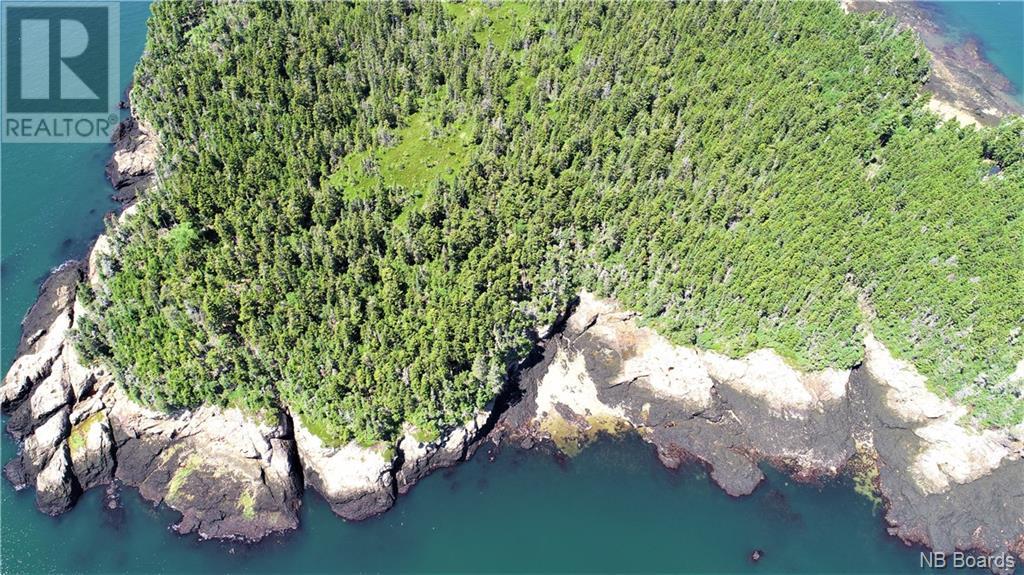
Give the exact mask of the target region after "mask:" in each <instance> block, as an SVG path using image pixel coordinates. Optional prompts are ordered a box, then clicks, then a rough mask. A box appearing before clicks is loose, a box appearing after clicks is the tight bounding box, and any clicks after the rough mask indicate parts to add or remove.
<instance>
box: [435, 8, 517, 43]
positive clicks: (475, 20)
mask: <svg viewBox="0 0 1024 575" xmlns="http://www.w3.org/2000/svg"><path fill="white" fill-rule="evenodd" d="M444 7H445V10H447V11H448V13H449V14H451V15H452V16H453V17H454V18H455V21H456V22H457V23H458V24H460V26H464V27H465V26H468V27H469V29H470V30H473V38H474V39H476V41H477V43H479V44H480V45H481V46H486V45H487V43H488V42H493V43H494V45H495V46H497V47H499V48H503V47H505V45H506V44H508V41H509V40H510V39H512V34H513V32H515V31H517V30H520V29H522V25H523V23H524V22H525V21H526V20H527V18H529V16H530V12H531V7H530V5H529V3H526V2H501V3H500V4H496V5H490V4H488V3H484V2H458V3H455V2H446V3H445V5H444Z"/></svg>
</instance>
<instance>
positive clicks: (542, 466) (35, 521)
mask: <svg viewBox="0 0 1024 575" xmlns="http://www.w3.org/2000/svg"><path fill="white" fill-rule="evenodd" d="M1022 7H1024V4H1020V3H1008V2H1001V3H982V2H959V3H955V7H954V3H951V4H949V5H948V6H945V5H944V8H946V9H948V11H949V13H951V14H953V15H952V16H949V18H950V21H951V22H953V23H955V24H956V26H955V27H951V28H950V30H952V31H951V32H950V33H951V34H974V35H975V36H976V37H978V38H980V39H981V41H982V45H983V46H984V50H985V53H986V55H988V56H989V57H990V58H991V59H992V61H993V63H994V64H995V65H996V66H998V67H1000V69H1002V70H1003V72H1004V73H1005V74H1006V75H1007V76H1008V77H1009V78H1010V79H1011V80H1012V81H1013V82H1014V83H1015V84H1016V85H1017V86H1021V85H1024V79H1022V76H1024V69H1022V67H1024V65H1022V63H1021V59H1022V57H1024V51H1022V50H1021V49H1020V37H1021V35H1020V30H1021V22H1022V19H1021V18H1022V16H1021V9H1022ZM147 14H148V4H146V3H141V2H140V3H124V4H123V5H122V7H121V45H122V46H121V49H122V53H121V63H122V70H121V79H122V82H123V83H124V84H125V85H127V83H128V80H129V79H130V78H131V69H132V67H133V66H134V63H135V62H136V61H137V60H138V57H139V55H140V54H141V52H142V48H143V46H144V43H145V18H146V16H147ZM1014 18H1016V20H1014ZM1014 22H1016V34H1014ZM1018 91H1019V88H1018ZM109 155H110V147H109V146H107V145H103V144H74V145H72V144H57V145H54V144H31V145H28V144H14V145H11V144H3V145H2V148H0V185H2V192H0V204H2V212H0V215H2V218H0V240H2V249H0V252H2V253H0V256H2V264H0V265H2V268H0V276H2V301H0V303H2V314H0V315H2V318H0V320H2V326H0V327H2V342H0V344H2V346H0V347H2V350H0V351H2V358H0V361H2V364H3V368H4V370H5V371H6V368H7V367H8V366H10V364H11V361H12V360H13V354H14V350H15V348H16V346H17V341H18V338H19V336H20V321H21V318H22V317H23V315H24V314H25V312H26V311H27V310H28V309H29V307H30V306H31V305H32V303H33V301H34V300H35V296H36V291H37V289H38V287H39V285H40V284H41V283H42V281H43V279H45V277H46V276H47V274H48V273H49V271H50V270H51V269H52V268H53V267H55V266H57V265H59V264H60V263H62V262H63V261H65V260H67V259H69V258H79V257H82V256H83V255H85V253H86V251H87V249H88V247H89V245H90V244H91V242H92V239H93V238H94V237H95V236H96V234H98V233H99V232H100V231H101V230H102V221H101V220H102V217H103V215H104V214H105V213H107V212H110V211H112V210H114V209H115V208H116V205H115V204H114V203H113V202H112V201H110V200H109V194H110V193H111V190H110V189H109V187H108V185H107V183H106V182H105V180H104V178H103V166H104V163H105V162H106V160H107V158H108V157H109ZM16 450H17V446H16V444H15V443H14V442H13V441H12V440H11V439H10V437H9V436H7V435H6V434H3V438H2V443H0V460H2V461H3V462H6V461H7V460H8V459H10V458H11V457H12V456H13V455H14V454H15V453H16ZM489 455H492V454H489V453H487V452H486V450H482V451H481V452H480V453H478V454H477V456H476V457H475V458H473V459H472V460H471V461H470V462H468V463H466V464H464V465H461V466H459V467H457V468H455V469H451V470H448V471H443V472H438V473H435V474H434V475H432V476H430V477H428V478H427V479H425V480H424V481H423V482H422V483H420V484H419V485H418V486H416V487H415V488H414V489H413V491H412V492H411V493H410V494H409V495H408V496H406V497H403V498H401V499H400V500H399V502H398V504H397V505H396V506H395V508H394V509H392V510H391V511H390V512H388V513H386V514H384V515H383V516H380V517H377V518H375V519H371V520H369V521H366V522H362V523H346V522H344V521H341V520H340V519H338V518H336V517H335V516H334V515H333V514H332V513H331V512H330V509H329V507H328V506H327V504H326V503H325V502H324V501H323V500H321V499H320V498H319V497H318V496H317V495H316V494H314V493H308V494H307V495H306V497H305V500H304V504H303V507H302V517H301V520H302V527H301V528H300V529H299V530H298V531H296V532H292V533H289V534H284V535H280V536H276V537H273V538H271V539H269V540H267V541H264V542H263V543H260V544H257V545H245V544H239V543H221V542H200V541H198V540H197V539H196V538H195V537H194V536H187V537H183V536H179V535H177V534H175V533H174V532H173V531H170V530H169V529H168V526H169V525H170V524H171V523H173V522H174V520H175V518H176V515H177V514H176V513H174V512H171V511H169V510H167V509H163V508H154V507H153V506H152V505H150V504H149V503H147V502H145V501H142V500H141V498H140V497H139V496H138V494H137V492H135V491H134V490H131V489H125V490H124V491H123V493H122V496H121V502H122V507H121V508H119V509H117V510H113V511H111V510H108V509H106V508H105V507H104V506H103V493H102V491H96V490H93V491H91V492H89V493H87V494H85V496H84V497H83V498H82V499H81V500H80V501H79V503H78V506H77V507H76V508H75V509H74V510H72V511H71V512H69V513H67V514H65V515H63V516H61V517H59V518H50V517H47V516H44V515H42V514H40V513H39V512H38V511H36V510H35V508H34V494H33V493H32V492H31V490H25V491H22V492H15V491H14V490H13V488H12V487H11V486H10V484H9V483H8V482H7V481H6V480H4V481H0V484H2V487H0V571H2V572H4V573H64V572H79V573H112V572H132V573H220V572H235V573H243V572H284V571H291V572H303V573H310V572H328V571H329V572H434V573H441V572H445V573H451V572H538V571H546V572H566V571H571V572H652V571H654V572H680V571H687V572H738V573H742V572H758V573H772V572H802V573H922V572H927V571H924V570H922V569H920V568H919V555H918V553H919V551H920V550H919V549H917V548H907V547H905V546H903V545H902V544H900V543H899V542H898V541H897V540H895V539H894V538H892V537H889V536H888V535H886V532H885V524H884V521H883V519H882V517H881V514H880V511H879V510H878V509H876V508H875V507H874V506H873V504H872V503H871V502H870V501H868V500H867V499H865V498H864V497H862V496H860V495H857V494H856V493H854V491H853V489H852V486H851V484H850V482H849V481H848V480H845V479H840V480H837V481H834V482H830V483H828V484H825V485H819V486H812V485H801V484H797V483H794V482H792V481H790V480H788V479H786V478H785V477H784V476H782V475H780V474H778V473H774V472H772V471H770V470H768V480H767V481H766V482H765V483H764V484H762V485H761V486H760V487H759V488H758V489H757V491H756V492H755V493H754V494H753V495H751V496H749V497H746V498H742V499H733V498H730V497H728V496H727V495H725V494H724V493H723V492H722V491H721V490H719V489H718V488H717V487H715V486H714V485H713V484H712V483H711V481H710V480H709V479H708V477H707V475H706V473H705V472H704V471H703V470H702V469H700V468H698V467H689V468H684V469H682V470H680V471H669V470H666V469H664V468H663V467H662V466H661V465H660V464H659V463H658V461H657V459H656V458H655V456H654V454H653V452H652V451H651V448H650V447H648V446H646V445H644V444H643V443H642V442H640V441H639V440H638V439H636V438H625V439H605V440H602V441H599V442H598V443H597V444H595V445H594V446H592V447H590V448H588V449H585V450H584V451H583V452H582V453H581V454H580V455H579V456H577V457H576V458H574V459H572V460H568V461H559V460H556V459H554V458H552V457H551V456H550V455H545V454H542V453H538V452H523V451H520V450H516V449H508V448H506V449H504V450H503V451H501V452H500V453H496V454H493V455H494V457H493V461H492V460H491V459H492V457H490V456H489ZM754 549H761V550H763V552H764V558H763V559H762V560H761V561H760V562H758V563H756V564H754V563H752V562H751V561H750V560H749V555H750V553H751V551H752V550H754Z"/></svg>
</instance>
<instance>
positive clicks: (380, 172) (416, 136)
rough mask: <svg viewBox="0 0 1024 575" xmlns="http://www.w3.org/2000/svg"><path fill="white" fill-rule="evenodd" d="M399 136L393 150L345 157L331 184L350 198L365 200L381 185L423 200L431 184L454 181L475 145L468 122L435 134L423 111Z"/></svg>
mask: <svg viewBox="0 0 1024 575" xmlns="http://www.w3.org/2000/svg"><path fill="white" fill-rule="evenodd" d="M396 136H397V138H398V144H396V145H394V146H392V147H390V148H377V149H374V150H367V151H365V152H360V153H358V154H351V155H350V156H348V157H347V158H345V162H344V163H343V164H342V167H341V169H339V170H338V171H337V172H335V173H334V174H332V175H331V177H330V182H331V183H332V184H334V185H335V186H338V187H339V188H341V189H342V190H344V194H345V197H346V198H347V199H356V198H360V197H364V196H365V195H366V194H367V193H368V192H369V191H370V190H371V189H373V187H374V186H375V185H376V184H378V183H383V184H384V185H388V186H400V187H403V188H405V189H406V190H409V191H410V192H412V193H413V194H415V195H416V196H417V197H419V196H420V195H421V193H422V191H423V190H424V189H425V188H426V186H427V185H429V184H430V183H431V182H434V181H435V180H437V179H446V180H451V179H452V178H454V177H455V174H456V173H458V172H459V170H461V169H462V167H463V166H465V165H466V162H467V161H468V159H469V155H470V152H471V151H472V147H473V145H474V141H473V130H472V129H471V126H469V125H468V123H466V122H458V123H455V124H452V125H450V126H448V128H447V129H445V130H444V131H443V132H441V133H437V132H436V131H434V133H432V130H431V122H430V119H429V118H428V117H427V115H426V114H425V113H423V112H418V113H416V114H413V115H412V116H410V117H409V122H408V125H406V127H404V128H402V129H400V130H398V133H397V134H396ZM417 203H418V202H417Z"/></svg>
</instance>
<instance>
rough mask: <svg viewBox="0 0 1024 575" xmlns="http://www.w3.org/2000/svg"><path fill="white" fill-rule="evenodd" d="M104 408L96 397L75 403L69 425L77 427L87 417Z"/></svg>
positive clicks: (104, 405) (101, 401) (100, 400)
mask: <svg viewBox="0 0 1024 575" xmlns="http://www.w3.org/2000/svg"><path fill="white" fill-rule="evenodd" d="M105 407H106V404H104V403H103V400H102V399H101V398H100V397H98V396H92V397H89V398H87V399H85V400H83V401H80V402H78V403H76V404H75V408H74V409H73V410H72V411H71V425H78V424H79V423H81V422H82V421H83V420H85V419H86V418H87V417H89V416H90V415H92V414H94V413H96V412H98V411H100V410H101V409H103V408H105Z"/></svg>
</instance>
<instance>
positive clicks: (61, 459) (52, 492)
mask: <svg viewBox="0 0 1024 575" xmlns="http://www.w3.org/2000/svg"><path fill="white" fill-rule="evenodd" d="M77 496H78V485H77V484H76V482H75V476H74V475H73V474H72V473H71V458H70V457H69V455H68V446H67V444H66V443H62V444H61V445H60V448H59V449H58V450H57V452H56V453H54V454H53V457H51V458H50V461H49V463H47V465H46V467H45V468H44V469H43V470H42V472H40V473H39V475H38V476H36V507H38V508H39V510H40V511H42V512H43V513H46V514H48V515H60V514H61V513H64V512H65V511H67V510H68V509H70V508H71V506H72V505H74V504H75V499H76V498H77Z"/></svg>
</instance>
